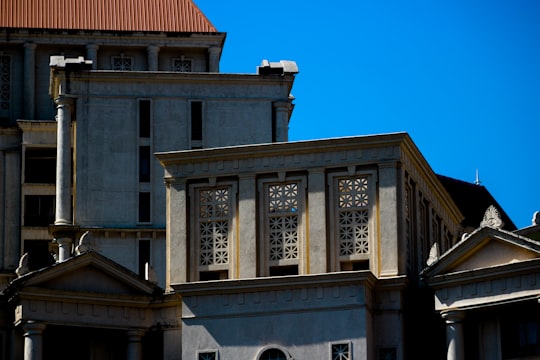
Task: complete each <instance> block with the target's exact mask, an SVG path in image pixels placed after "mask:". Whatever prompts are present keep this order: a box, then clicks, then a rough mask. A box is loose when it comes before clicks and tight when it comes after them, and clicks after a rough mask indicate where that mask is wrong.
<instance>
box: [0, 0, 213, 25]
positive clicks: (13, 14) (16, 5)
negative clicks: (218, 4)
mask: <svg viewBox="0 0 540 360" xmlns="http://www.w3.org/2000/svg"><path fill="white" fill-rule="evenodd" d="M0 28H23V29H54V30H102V31H143V32H189V33H192V32H196V33H205V32H210V33H214V32H217V29H216V28H215V27H214V25H212V23H211V22H210V21H209V20H208V19H207V18H206V16H205V15H204V14H203V13H202V11H201V10H200V9H199V8H198V7H197V5H195V3H194V2H193V1H192V0H0Z"/></svg>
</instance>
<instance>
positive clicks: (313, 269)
mask: <svg viewBox="0 0 540 360" xmlns="http://www.w3.org/2000/svg"><path fill="white" fill-rule="evenodd" d="M325 178H326V176H325V173H324V169H323V168H320V169H311V170H310V171H309V175H308V183H309V188H308V209H307V210H308V224H309V228H308V239H309V247H308V251H309V267H308V269H306V270H307V272H308V274H320V273H325V272H326V271H327V261H326V222H325V221H324V219H325V218H326V191H325V190H326V182H325Z"/></svg>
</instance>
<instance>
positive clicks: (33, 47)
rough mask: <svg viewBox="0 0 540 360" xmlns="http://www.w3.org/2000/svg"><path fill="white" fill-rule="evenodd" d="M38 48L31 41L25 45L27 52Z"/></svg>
mask: <svg viewBox="0 0 540 360" xmlns="http://www.w3.org/2000/svg"><path fill="white" fill-rule="evenodd" d="M36 47H37V45H36V43H33V42H30V41H27V42H25V43H24V48H25V49H26V50H35V49H36Z"/></svg>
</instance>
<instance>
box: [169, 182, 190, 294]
mask: <svg viewBox="0 0 540 360" xmlns="http://www.w3.org/2000/svg"><path fill="white" fill-rule="evenodd" d="M166 186H167V207H168V211H167V238H166V243H167V245H166V246H167V250H168V251H167V253H166V255H165V263H166V269H167V270H166V280H165V282H166V284H165V285H166V289H171V284H178V283H184V282H186V281H188V276H187V271H188V269H187V264H188V263H189V262H188V256H189V254H188V252H187V243H188V241H189V236H188V235H189V234H188V227H187V214H186V212H188V211H190V210H189V209H188V208H187V186H186V182H185V181H177V180H175V179H167V180H166Z"/></svg>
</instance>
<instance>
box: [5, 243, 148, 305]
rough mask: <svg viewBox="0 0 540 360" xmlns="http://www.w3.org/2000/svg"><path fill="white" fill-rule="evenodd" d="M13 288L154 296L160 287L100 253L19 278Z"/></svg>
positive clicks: (72, 259)
mask: <svg viewBox="0 0 540 360" xmlns="http://www.w3.org/2000/svg"><path fill="white" fill-rule="evenodd" d="M12 286H15V287H17V288H19V289H21V288H27V287H31V288H33V289H36V288H38V289H39V288H42V289H46V290H47V291H58V292H84V293H101V294H108V295H113V296H114V295H128V296H136V295H142V296H144V295H152V294H154V293H155V291H156V289H157V286H155V285H154V284H152V283H150V282H148V281H145V280H142V279H140V278H139V277H138V276H137V275H136V274H134V273H133V272H131V271H130V270H128V269H126V268H124V267H122V266H121V265H119V264H117V263H115V262H114V261H112V260H110V259H108V258H106V257H104V256H102V255H100V254H98V253H96V252H89V253H86V254H83V255H79V256H76V257H73V258H71V259H68V260H67V261H64V262H62V263H59V264H55V265H52V266H50V267H48V268H45V269H42V270H39V271H37V272H34V273H30V274H27V275H25V276H23V277H21V278H18V279H16V280H15V281H14V282H13V283H12Z"/></svg>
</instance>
